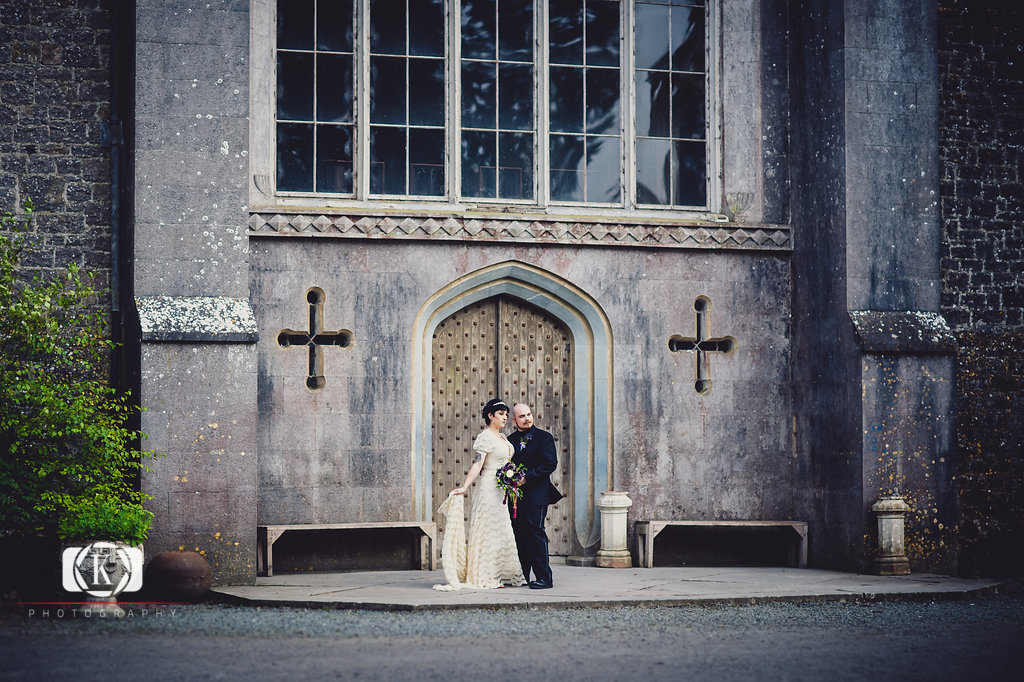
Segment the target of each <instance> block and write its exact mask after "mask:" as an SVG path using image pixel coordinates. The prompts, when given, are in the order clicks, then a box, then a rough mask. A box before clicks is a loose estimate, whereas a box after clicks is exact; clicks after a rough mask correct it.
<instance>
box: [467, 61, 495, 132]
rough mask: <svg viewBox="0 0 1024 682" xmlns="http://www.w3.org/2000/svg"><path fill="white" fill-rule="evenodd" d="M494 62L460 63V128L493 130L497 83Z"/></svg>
mask: <svg viewBox="0 0 1024 682" xmlns="http://www.w3.org/2000/svg"><path fill="white" fill-rule="evenodd" d="M496 66H497V65H496V64H495V63H494V62H467V61H463V62H462V126H463V127H464V128H494V121H495V108H496V106H497V102H496V101H495V100H496V99H497V94H498V93H497V83H496V78H495V68H496Z"/></svg>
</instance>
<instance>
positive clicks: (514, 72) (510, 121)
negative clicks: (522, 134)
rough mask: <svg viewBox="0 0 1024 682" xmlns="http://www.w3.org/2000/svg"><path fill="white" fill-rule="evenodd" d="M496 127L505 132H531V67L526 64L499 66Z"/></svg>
mask: <svg viewBox="0 0 1024 682" xmlns="http://www.w3.org/2000/svg"><path fill="white" fill-rule="evenodd" d="M498 78H499V84H498V85H499V92H500V94H499V96H498V100H499V105H500V111H499V116H498V119H499V120H498V127H500V128H504V129H506V130H533V67H532V66H529V65H526V64H500V65H499V66H498Z"/></svg>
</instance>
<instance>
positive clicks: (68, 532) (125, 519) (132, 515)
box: [57, 494, 153, 545]
mask: <svg viewBox="0 0 1024 682" xmlns="http://www.w3.org/2000/svg"><path fill="white" fill-rule="evenodd" d="M152 521H153V513H152V512H149V511H146V510H145V509H143V508H142V507H141V506H140V505H138V504H135V503H132V502H125V501H124V500H120V499H117V498H113V497H108V496H105V495H102V494H98V495H96V496H95V497H80V498H74V499H72V500H71V502H70V503H69V504H68V509H67V513H66V514H65V515H64V516H62V517H61V519H60V522H59V523H58V528H57V531H58V533H59V534H60V537H61V538H63V539H64V540H68V541H71V542H91V541H93V540H109V539H116V540H120V541H122V542H127V543H128V544H131V545H138V544H141V543H142V542H143V541H144V540H145V539H146V533H147V532H148V530H149V524H150V523H151V522H152Z"/></svg>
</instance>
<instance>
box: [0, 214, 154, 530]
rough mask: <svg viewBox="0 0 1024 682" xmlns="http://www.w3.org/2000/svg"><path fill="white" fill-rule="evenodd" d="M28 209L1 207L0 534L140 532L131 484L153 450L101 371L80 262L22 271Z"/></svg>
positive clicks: (96, 328)
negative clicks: (24, 274)
mask: <svg viewBox="0 0 1024 682" xmlns="http://www.w3.org/2000/svg"><path fill="white" fill-rule="evenodd" d="M31 218H32V206H31V203H30V202H26V205H25V212H24V214H23V215H22V216H19V217H15V216H13V215H11V214H10V213H7V214H5V215H4V216H3V217H0V455H2V462H0V535H5V536H19V535H21V536H23V535H37V534H40V533H55V532H59V533H61V534H63V533H65V532H66V533H70V534H74V535H75V538H76V539H85V538H80V537H79V536H78V535H77V534H78V532H79V530H80V529H82V528H84V527H86V526H89V530H90V532H95V533H96V535H93V536H92V537H91V538H89V539H104V540H121V541H126V542H134V543H137V542H140V541H142V540H144V539H145V537H146V533H147V531H148V528H149V523H150V521H151V519H152V514H150V513H149V512H147V511H145V510H144V509H143V508H142V503H143V502H144V501H145V500H146V499H148V496H147V495H145V494H144V493H142V492H140V491H138V490H136V489H135V485H134V484H135V480H136V477H137V476H138V473H139V470H140V469H141V468H142V467H143V461H144V460H145V459H147V458H151V457H155V456H156V455H155V453H152V452H143V451H140V450H138V449H136V447H135V445H134V444H135V443H136V442H138V441H139V439H140V438H141V437H142V434H141V433H139V432H138V431H135V430H133V429H131V428H129V426H128V423H129V418H130V417H131V416H132V415H133V414H134V412H135V411H136V410H137V408H135V407H134V406H132V405H131V404H130V403H129V402H128V396H127V395H124V394H120V393H118V392H117V391H116V390H115V389H114V388H112V387H111V386H109V385H108V384H107V382H106V380H105V376H104V375H105V372H104V368H105V366H106V362H107V357H108V354H109V353H110V351H111V349H112V348H113V343H112V342H111V341H110V340H108V339H107V338H106V335H105V333H104V329H105V323H104V317H105V316H104V312H103V311H102V310H99V309H97V307H96V306H90V303H91V302H93V301H95V299H96V292H95V290H94V289H93V288H92V287H91V286H90V285H89V284H88V283H87V282H86V281H84V279H83V274H82V273H81V272H80V270H79V268H78V267H77V266H76V265H75V264H72V265H70V266H68V268H67V271H66V272H65V273H63V275H61V276H59V277H55V278H53V279H50V280H45V281H44V280H43V279H42V278H40V277H39V276H36V277H34V278H33V279H32V280H31V281H24V280H23V279H21V278H19V263H20V260H21V256H22V254H23V252H24V250H25V248H26V243H27V240H28V236H27V235H28V228H29V225H30V223H31ZM103 523H106V524H107V525H106V526H105V527H104V526H103V525H102V524H103ZM66 539H72V538H70V537H68V538H66Z"/></svg>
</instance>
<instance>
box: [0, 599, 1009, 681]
mask: <svg viewBox="0 0 1024 682" xmlns="http://www.w3.org/2000/svg"><path fill="white" fill-rule="evenodd" d="M49 608H51V609H54V608H56V607H49ZM153 608H154V607H149V609H150V612H148V613H146V614H142V613H141V609H139V607H135V609H134V610H135V611H136V613H135V615H133V616H132V617H129V618H125V619H123V620H120V621H111V620H107V619H103V620H101V619H99V618H96V617H95V616H93V617H91V618H86V617H84V615H81V614H78V615H77V617H75V618H72V617H71V614H70V613H69V612H65V613H64V616H65V617H64V619H61V620H58V619H57V618H55V617H54V616H55V612H54V611H51V613H50V614H49V617H48V618H44V617H43V616H42V614H40V613H37V614H34V615H33V617H31V618H26V617H25V616H24V615H17V616H12V615H7V616H4V617H3V618H2V619H0V655H2V660H3V664H2V666H0V679H58V680H59V679H76V680H87V679H99V678H103V679H139V678H142V677H155V678H156V679H166V680H179V679H180V680H185V679H233V678H246V679H250V680H251V679H257V680H259V679H282V678H293V679H319V678H327V679H350V678H358V679H370V680H374V679H382V680H383V679H387V680H392V679H410V680H411V679H415V680H440V679H473V678H480V679H493V680H504V679H514V678H520V679H536V680H547V679H552V680H560V681H562V680H609V679H635V678H648V679H654V680H680V679H695V680H750V679H787V680H821V679H828V680H829V682H833V681H835V680H862V679H881V678H883V677H891V678H894V679H900V680H901V681H903V680H940V679H941V680H950V679H984V680H997V679H1014V680H1017V679H1021V671H1022V670H1024V596H1020V595H1014V596H1000V597H990V598H985V599H979V600H975V601H951V602H937V603H935V602H926V603H843V602H827V603H819V604H799V605H798V604H783V603H775V604H762V605H754V606H713V607H699V606H692V607H652V608H643V607H621V608H603V609H571V610H522V609H520V610H472V611H441V612H411V613H409V612H405V613H395V612H375V611H321V610H307V609H282V608H251V607H232V606H221V605H198V606H186V607H173V610H172V607H160V608H161V609H162V613H154V612H152V609H153Z"/></svg>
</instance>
